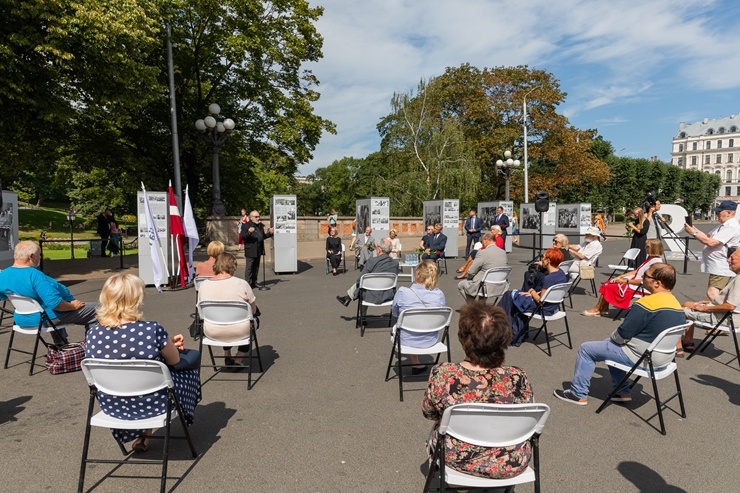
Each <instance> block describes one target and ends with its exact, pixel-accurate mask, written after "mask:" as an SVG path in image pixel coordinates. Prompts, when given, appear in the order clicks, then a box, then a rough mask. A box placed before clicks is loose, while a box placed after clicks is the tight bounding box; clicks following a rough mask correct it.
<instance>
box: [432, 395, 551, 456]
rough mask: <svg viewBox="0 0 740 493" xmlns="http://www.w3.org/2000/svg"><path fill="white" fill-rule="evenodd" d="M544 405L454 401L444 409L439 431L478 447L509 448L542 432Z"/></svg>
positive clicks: (545, 418)
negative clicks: (457, 402) (454, 402)
mask: <svg viewBox="0 0 740 493" xmlns="http://www.w3.org/2000/svg"><path fill="white" fill-rule="evenodd" d="M549 415H550V408H549V407H548V406H547V404H541V403H531V404H530V403H528V404H489V403H468V404H456V405H454V406H450V407H448V408H447V409H445V411H444V414H442V420H441V421H440V424H439V432H440V433H443V434H447V435H450V436H453V437H455V438H457V439H459V440H462V441H464V442H467V443H470V444H473V445H478V446H480V447H509V446H512V445H516V444H518V443H522V442H524V441H526V440H528V439H529V438H530V437H531V436H532V435H534V434H535V433H542V430H543V429H544V428H545V422H546V421H547V418H548V416H549Z"/></svg>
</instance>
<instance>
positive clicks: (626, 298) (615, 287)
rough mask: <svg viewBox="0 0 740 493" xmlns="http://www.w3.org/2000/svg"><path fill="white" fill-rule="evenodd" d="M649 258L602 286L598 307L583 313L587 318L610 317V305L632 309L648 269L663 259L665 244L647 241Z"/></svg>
mask: <svg viewBox="0 0 740 493" xmlns="http://www.w3.org/2000/svg"><path fill="white" fill-rule="evenodd" d="M645 251H646V252H647V258H646V259H645V261H644V262H643V263H642V265H640V266H639V267H638V268H637V269H635V270H631V271H629V272H625V273H624V274H622V275H621V276H617V277H614V278H612V279H610V280H609V281H606V282H604V283H602V284H601V287H600V288H599V292H600V293H601V296H599V300H598V301H597V302H596V306H594V307H593V308H589V309H588V310H586V311H584V312H582V315H585V316H587V317H598V316H601V315H604V316H607V315H609V305H613V306H615V307H617V308H620V309H622V310H626V309H627V308H629V307H630V303H631V302H632V297H633V296H634V294H635V292H637V290H638V289H640V286H642V278H643V276H644V275H645V272H647V270H648V268H649V267H650V266H651V265H653V264H657V263H658V262H660V261H661V257H663V243H661V241H660V240H647V242H645Z"/></svg>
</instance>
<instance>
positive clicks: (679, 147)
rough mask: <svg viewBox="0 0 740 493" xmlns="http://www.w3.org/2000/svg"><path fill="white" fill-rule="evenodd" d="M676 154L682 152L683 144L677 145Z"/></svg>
mask: <svg viewBox="0 0 740 493" xmlns="http://www.w3.org/2000/svg"><path fill="white" fill-rule="evenodd" d="M678 152H683V144H678Z"/></svg>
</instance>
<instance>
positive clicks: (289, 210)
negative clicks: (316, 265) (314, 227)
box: [262, 195, 298, 284]
mask: <svg viewBox="0 0 740 493" xmlns="http://www.w3.org/2000/svg"><path fill="white" fill-rule="evenodd" d="M296 204H297V201H296V196H295V195H273V196H272V198H271V199H270V224H268V225H266V227H268V228H269V227H270V225H272V226H273V227H274V228H275V236H273V238H272V250H273V251H272V258H273V272H275V274H278V273H286V272H292V273H294V274H295V273H296V272H298V227H297V223H296V217H297V206H296ZM262 272H263V273H264V266H263V271H262ZM263 284H264V279H263Z"/></svg>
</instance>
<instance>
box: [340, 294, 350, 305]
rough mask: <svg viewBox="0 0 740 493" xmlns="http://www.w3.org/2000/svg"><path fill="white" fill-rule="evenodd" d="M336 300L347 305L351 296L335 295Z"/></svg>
mask: <svg viewBox="0 0 740 493" xmlns="http://www.w3.org/2000/svg"><path fill="white" fill-rule="evenodd" d="M337 301H339V302H340V303H341V304H343V305H344V306H349V304H350V303H352V298H350V297H349V296H337Z"/></svg>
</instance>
